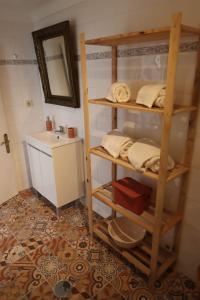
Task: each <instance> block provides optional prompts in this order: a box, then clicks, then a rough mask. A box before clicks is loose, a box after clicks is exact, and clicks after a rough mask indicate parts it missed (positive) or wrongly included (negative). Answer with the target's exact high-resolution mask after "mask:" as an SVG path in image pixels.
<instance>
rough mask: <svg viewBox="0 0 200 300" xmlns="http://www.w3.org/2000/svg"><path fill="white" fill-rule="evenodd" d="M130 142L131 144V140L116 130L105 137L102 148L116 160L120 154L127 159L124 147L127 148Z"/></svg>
mask: <svg viewBox="0 0 200 300" xmlns="http://www.w3.org/2000/svg"><path fill="white" fill-rule="evenodd" d="M129 142H131V138H129V137H127V136H123V135H122V133H121V132H119V131H117V130H114V131H111V132H109V133H108V134H105V135H104V136H103V139H102V141H101V146H102V147H104V148H105V149H106V150H107V151H108V152H109V153H110V155H112V156H113V157H114V158H118V157H119V156H120V154H122V156H123V157H124V158H125V157H127V155H126V151H124V147H127V143H129Z"/></svg>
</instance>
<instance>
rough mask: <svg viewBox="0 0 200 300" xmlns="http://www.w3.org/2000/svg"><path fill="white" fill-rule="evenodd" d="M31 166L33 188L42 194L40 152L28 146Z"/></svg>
mask: <svg viewBox="0 0 200 300" xmlns="http://www.w3.org/2000/svg"><path fill="white" fill-rule="evenodd" d="M28 155H29V164H30V171H31V179H32V186H33V187H34V189H36V190H37V191H38V192H39V193H41V194H42V192H43V191H42V176H41V168H40V152H39V151H38V150H37V149H35V148H33V147H32V146H30V145H28Z"/></svg>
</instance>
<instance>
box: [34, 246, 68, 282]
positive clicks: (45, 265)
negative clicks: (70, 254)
mask: <svg viewBox="0 0 200 300" xmlns="http://www.w3.org/2000/svg"><path fill="white" fill-rule="evenodd" d="M29 256H30V258H31V260H32V262H33V263H34V264H35V265H36V266H37V268H38V269H39V270H40V271H41V273H42V274H43V276H44V277H45V278H46V279H47V280H48V279H49V278H54V277H55V276H57V273H58V272H59V271H60V270H61V269H63V268H64V264H62V262H61V261H60V260H59V259H58V257H57V256H55V255H53V254H52V253H51V252H50V251H49V248H48V247H47V246H46V245H45V244H44V245H43V246H41V247H39V248H37V249H36V250H35V251H33V252H31V253H30V254H29Z"/></svg>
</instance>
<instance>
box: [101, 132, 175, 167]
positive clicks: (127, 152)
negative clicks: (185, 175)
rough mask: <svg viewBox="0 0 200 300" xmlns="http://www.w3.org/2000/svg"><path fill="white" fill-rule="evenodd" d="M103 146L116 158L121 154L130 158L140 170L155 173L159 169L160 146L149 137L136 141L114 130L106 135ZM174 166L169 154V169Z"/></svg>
mask: <svg viewBox="0 0 200 300" xmlns="http://www.w3.org/2000/svg"><path fill="white" fill-rule="evenodd" d="M101 146H102V147H103V148H105V149H106V150H107V151H108V152H109V154H110V155H112V156H113V157H114V158H118V157H119V156H120V157H121V158H122V159H125V160H129V161H130V163H131V164H132V165H133V166H134V168H135V169H136V170H138V171H141V172H144V171H146V170H148V169H149V170H151V171H152V172H155V173H157V172H158V171H159V168H160V148H159V147H158V146H157V145H156V143H155V142H154V141H152V140H150V139H148V138H147V139H140V140H137V141H134V140H133V139H131V138H130V137H127V136H124V135H123V134H122V133H121V132H119V131H118V130H114V131H111V132H110V133H108V134H106V135H104V137H103V139H102V142H101ZM174 166H175V163H174V160H173V159H172V158H171V157H170V156H168V167H167V169H168V170H171V169H173V168H174Z"/></svg>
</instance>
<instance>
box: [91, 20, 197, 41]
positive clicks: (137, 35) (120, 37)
mask: <svg viewBox="0 0 200 300" xmlns="http://www.w3.org/2000/svg"><path fill="white" fill-rule="evenodd" d="M170 29H171V28H170V27H169V26H166V27H161V28H155V29H149V30H144V31H138V32H128V33H124V34H117V35H112V36H106V37H101V38H97V39H89V40H86V41H85V44H86V45H99V46H116V45H123V44H132V43H139V42H148V41H156V40H166V39H169V34H170ZM181 35H182V36H183V37H184V36H190V35H200V28H195V27H191V26H187V25H181Z"/></svg>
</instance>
